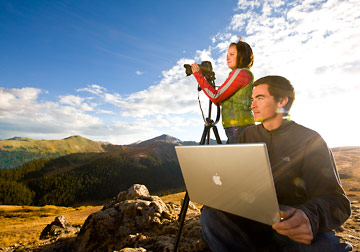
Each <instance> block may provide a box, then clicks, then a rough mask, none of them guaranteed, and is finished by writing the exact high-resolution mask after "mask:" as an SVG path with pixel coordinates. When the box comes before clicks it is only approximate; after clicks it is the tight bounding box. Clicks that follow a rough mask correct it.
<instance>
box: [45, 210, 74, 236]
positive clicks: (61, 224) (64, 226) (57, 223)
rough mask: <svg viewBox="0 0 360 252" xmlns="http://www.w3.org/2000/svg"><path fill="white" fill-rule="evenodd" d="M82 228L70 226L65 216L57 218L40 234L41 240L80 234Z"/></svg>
mask: <svg viewBox="0 0 360 252" xmlns="http://www.w3.org/2000/svg"><path fill="white" fill-rule="evenodd" d="M79 230H80V228H78V227H73V226H72V225H70V224H69V223H68V222H67V221H66V219H65V217H64V216H57V217H55V220H54V221H53V222H51V223H50V224H48V225H47V226H46V227H45V228H44V229H43V231H42V232H41V234H40V240H44V239H50V238H56V237H59V236H63V235H71V234H76V233H78V232H79Z"/></svg>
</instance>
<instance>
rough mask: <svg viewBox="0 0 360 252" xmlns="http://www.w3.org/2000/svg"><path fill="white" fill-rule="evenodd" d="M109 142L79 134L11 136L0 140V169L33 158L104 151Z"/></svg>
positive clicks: (9, 167) (18, 164)
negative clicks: (54, 137)
mask: <svg viewBox="0 0 360 252" xmlns="http://www.w3.org/2000/svg"><path fill="white" fill-rule="evenodd" d="M108 146H109V144H107V143H104V142H96V141H92V140H89V139H86V138H84V137H81V136H71V137H67V138H64V139H61V140H33V139H30V138H25V137H13V138H10V139H7V140H0V169H11V168H16V167H20V166H21V165H23V164H25V163H27V162H30V161H32V160H35V159H42V158H56V157H60V156H64V155H69V154H72V153H88V152H105V151H106V150H107V148H108Z"/></svg>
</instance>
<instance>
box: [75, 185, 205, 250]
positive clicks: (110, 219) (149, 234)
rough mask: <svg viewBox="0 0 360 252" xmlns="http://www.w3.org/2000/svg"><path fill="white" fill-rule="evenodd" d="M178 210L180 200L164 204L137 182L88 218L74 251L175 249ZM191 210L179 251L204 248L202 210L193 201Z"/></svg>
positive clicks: (189, 210)
mask: <svg viewBox="0 0 360 252" xmlns="http://www.w3.org/2000/svg"><path fill="white" fill-rule="evenodd" d="M179 210H180V206H179V205H178V204H175V203H167V204H165V203H164V202H163V201H162V200H161V199H160V198H159V197H158V196H151V195H150V194H149V191H148V189H147V188H146V187H145V186H144V185H138V184H135V185H133V186H132V187H130V188H129V189H128V190H127V191H125V192H121V193H119V194H118V195H117V196H116V197H115V198H114V199H113V200H112V201H111V202H109V203H107V204H105V206H104V207H103V208H102V210H100V211H99V212H96V213H93V214H91V215H90V216H89V217H88V218H87V219H86V221H85V223H84V225H83V226H82V228H81V230H80V232H79V234H78V236H77V238H76V241H75V243H74V251H78V252H80V251H81V252H83V251H84V252H86V251H94V252H96V251H124V252H131V251H141V252H143V251H172V250H173V247H174V243H175V239H176V234H177V231H178V225H179V224H178V221H177V219H178V213H179ZM188 213H189V214H188V215H187V218H186V220H185V223H184V227H183V230H182V239H181V240H180V244H179V249H178V251H205V250H206V245H205V243H204V242H203V241H202V240H201V226H200V222H199V216H200V210H199V209H197V208H196V207H195V206H193V205H192V207H191V208H189V209H188Z"/></svg>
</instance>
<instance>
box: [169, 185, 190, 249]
mask: <svg viewBox="0 0 360 252" xmlns="http://www.w3.org/2000/svg"><path fill="white" fill-rule="evenodd" d="M189 201H190V199H189V195H188V193H187V192H186V193H185V197H184V201H183V204H182V206H181V211H180V215H179V229H178V232H177V235H176V241H175V246H174V250H173V251H174V252H176V251H177V248H178V246H179V242H180V236H181V231H182V228H183V225H184V221H185V217H186V212H187V209H188V207H189Z"/></svg>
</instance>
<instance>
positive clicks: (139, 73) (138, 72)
mask: <svg viewBox="0 0 360 252" xmlns="http://www.w3.org/2000/svg"><path fill="white" fill-rule="evenodd" d="M143 74H144V73H143V72H141V71H139V70H138V71H136V75H143Z"/></svg>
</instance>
